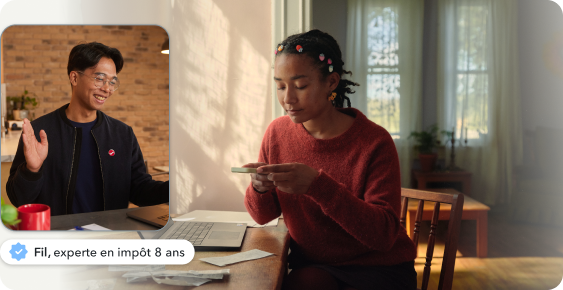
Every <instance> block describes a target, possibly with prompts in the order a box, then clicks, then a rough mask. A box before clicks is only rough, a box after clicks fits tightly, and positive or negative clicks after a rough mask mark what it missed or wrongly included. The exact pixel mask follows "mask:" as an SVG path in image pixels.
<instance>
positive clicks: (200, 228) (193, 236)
mask: <svg viewBox="0 0 563 290" xmlns="http://www.w3.org/2000/svg"><path fill="white" fill-rule="evenodd" d="M211 227H213V223H202V222H183V223H182V225H181V226H179V227H178V228H177V229H176V230H175V231H174V232H173V233H172V235H169V236H168V237H167V238H165V239H169V240H188V241H190V243H192V244H193V245H201V242H202V241H203V239H205V236H207V234H208V233H209V230H210V229H211Z"/></svg>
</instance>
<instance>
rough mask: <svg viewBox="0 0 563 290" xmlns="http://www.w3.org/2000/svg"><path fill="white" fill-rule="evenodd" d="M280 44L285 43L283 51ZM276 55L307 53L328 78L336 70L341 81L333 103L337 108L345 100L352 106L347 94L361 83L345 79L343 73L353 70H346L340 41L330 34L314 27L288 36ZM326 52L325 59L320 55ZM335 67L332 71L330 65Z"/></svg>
mask: <svg viewBox="0 0 563 290" xmlns="http://www.w3.org/2000/svg"><path fill="white" fill-rule="evenodd" d="M280 45H283V49H282V50H281V51H279V50H278V48H279V47H280ZM297 45H300V46H301V47H302V48H303V50H302V52H299V51H298V50H297V49H296V47H297ZM276 51H277V53H276V57H277V56H279V55H280V54H305V55H307V56H309V57H311V58H312V59H313V64H316V65H317V67H318V69H319V70H320V71H321V75H322V76H323V78H326V77H327V76H329V75H330V74H331V73H333V72H335V73H337V74H339V75H340V82H339V83H338V87H336V89H335V90H334V92H335V93H336V98H335V99H334V100H333V101H332V105H333V106H335V107H337V108H342V107H344V100H346V102H347V103H348V107H350V106H351V104H350V98H348V97H347V96H346V94H353V93H355V91H353V90H352V89H351V88H350V86H359V84H357V83H355V82H352V81H349V80H346V79H343V78H342V75H343V74H350V75H352V72H350V71H346V70H344V68H343V66H344V61H342V52H341V51H340V47H339V46H338V42H336V40H335V39H334V37H332V36H331V35H330V34H328V33H325V32H322V31H320V30H318V29H313V30H310V31H307V32H304V33H299V34H294V35H291V36H289V37H288V38H286V39H285V40H284V41H282V42H281V43H279V44H278V45H277V46H276ZM321 54H324V56H325V58H324V60H323V61H321V60H320V59H319V56H320V55H321ZM328 59H331V60H332V64H328ZM331 65H332V67H333V70H332V72H331V71H329V66H331Z"/></svg>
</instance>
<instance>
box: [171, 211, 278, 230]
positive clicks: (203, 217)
mask: <svg viewBox="0 0 563 290" xmlns="http://www.w3.org/2000/svg"><path fill="white" fill-rule="evenodd" d="M278 219H279V218H276V219H274V220H272V221H271V222H269V223H267V224H265V225H260V224H258V223H256V222H255V221H254V220H253V219H252V217H251V216H250V214H249V213H248V212H240V211H213V210H194V211H192V212H189V213H187V214H184V215H181V216H179V217H175V218H172V220H174V221H177V222H185V221H190V222H208V223H237V224H242V223H245V224H246V225H247V227H251V228H258V227H264V226H268V227H275V226H277V225H278Z"/></svg>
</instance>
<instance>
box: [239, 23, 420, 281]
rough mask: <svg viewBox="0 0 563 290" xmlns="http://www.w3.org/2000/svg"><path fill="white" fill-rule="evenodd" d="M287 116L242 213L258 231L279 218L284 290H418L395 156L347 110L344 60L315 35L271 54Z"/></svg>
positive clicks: (373, 128) (268, 143)
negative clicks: (283, 233)
mask: <svg viewBox="0 0 563 290" xmlns="http://www.w3.org/2000/svg"><path fill="white" fill-rule="evenodd" d="M275 53H276V59H275V66H274V80H275V82H276V86H277V96H278V101H279V102H280V104H281V106H282V107H283V108H284V110H285V111H286V112H287V116H283V117H280V118H277V119H275V120H274V121H273V122H272V123H271V124H270V126H269V127H268V129H267V130H266V133H265V135H264V139H263V141H262V146H261V149H260V155H259V159H258V161H259V162H258V163H250V164H246V165H244V167H253V168H257V173H256V174H251V179H252V181H251V184H250V185H249V187H248V189H247V191H246V196H245V205H246V208H247V210H248V212H249V213H250V215H251V216H252V217H253V218H254V220H256V221H257V222H258V223H261V224H264V223H267V222H269V221H271V220H272V219H274V218H276V217H278V216H279V215H280V214H281V213H283V217H284V222H285V224H286V225H287V228H288V230H289V233H290V235H291V245H290V248H291V254H290V256H289V258H288V261H289V267H290V268H291V269H292V271H291V272H290V274H289V275H288V277H287V278H286V279H285V280H284V289H358V290H360V289H416V272H415V271H414V259H415V257H416V251H415V247H414V244H413V242H412V241H411V240H410V238H409V237H408V236H407V234H406V231H405V229H404V228H403V227H402V226H401V225H400V223H399V217H398V216H399V211H400V198H401V186H400V173H399V162H398V157H397V152H396V149H395V146H394V143H393V140H392V139H391V136H390V135H389V133H388V132H387V131H385V129H383V128H382V127H380V126H378V125H376V124H375V123H373V122H371V121H369V120H368V119H367V118H366V116H365V115H363V114H362V113H361V112H360V111H358V110H356V109H353V108H346V109H343V108H342V107H343V104H344V101H347V105H348V107H350V99H349V98H348V97H347V96H346V94H349V93H353V91H352V90H351V89H350V86H352V85H357V84H356V83H353V82H351V81H349V80H344V79H341V76H342V75H343V74H345V73H350V72H347V71H345V70H344V69H343V65H344V62H343V61H342V53H341V52H340V48H339V46H338V43H337V42H336V40H334V38H333V37H332V36H330V35H328V34H326V33H323V32H321V31H319V30H311V31H309V32H306V33H302V34H296V35H292V36H290V37H288V38H287V39H286V40H284V41H283V42H282V43H280V44H279V45H278V47H277V48H276V51H275Z"/></svg>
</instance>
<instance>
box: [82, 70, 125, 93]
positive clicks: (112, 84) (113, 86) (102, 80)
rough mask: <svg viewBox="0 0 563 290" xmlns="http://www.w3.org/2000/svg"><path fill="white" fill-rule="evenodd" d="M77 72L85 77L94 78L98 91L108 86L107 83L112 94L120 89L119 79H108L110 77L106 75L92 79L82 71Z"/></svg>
mask: <svg viewBox="0 0 563 290" xmlns="http://www.w3.org/2000/svg"><path fill="white" fill-rule="evenodd" d="M76 72H77V73H80V74H82V75H84V76H85V77H89V78H93V79H94V85H95V86H96V88H98V89H101V88H102V87H103V86H105V85H106V83H107V84H108V85H109V89H110V91H112V92H115V91H117V89H118V88H119V79H117V78H113V79H108V77H107V76H106V75H104V74H99V75H97V76H95V77H90V76H87V75H86V74H84V73H83V72H81V71H76Z"/></svg>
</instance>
